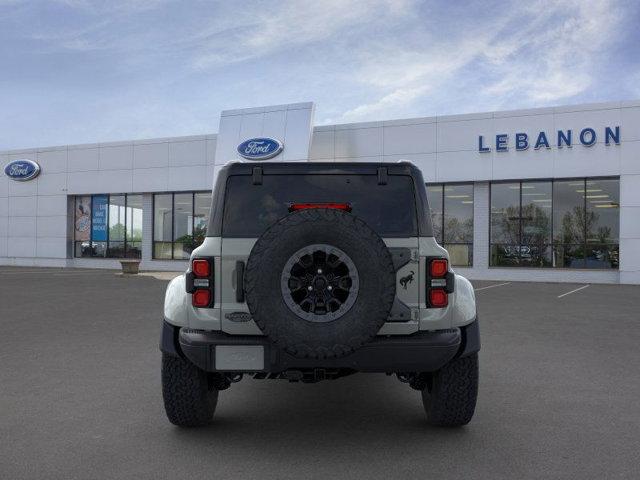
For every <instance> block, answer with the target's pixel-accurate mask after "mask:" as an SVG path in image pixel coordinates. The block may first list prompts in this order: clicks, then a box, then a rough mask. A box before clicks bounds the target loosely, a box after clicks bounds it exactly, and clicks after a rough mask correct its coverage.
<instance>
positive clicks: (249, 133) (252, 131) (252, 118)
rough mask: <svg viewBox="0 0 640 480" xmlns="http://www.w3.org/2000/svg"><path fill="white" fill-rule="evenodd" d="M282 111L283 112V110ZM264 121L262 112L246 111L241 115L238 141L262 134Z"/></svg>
mask: <svg viewBox="0 0 640 480" xmlns="http://www.w3.org/2000/svg"><path fill="white" fill-rule="evenodd" d="M283 113H284V112H283ZM263 122H264V112H263V111H261V112H258V113H246V114H244V115H243V116H242V123H241V125H240V142H238V143H241V142H244V141H245V140H247V139H249V138H255V137H261V136H262V125H263Z"/></svg>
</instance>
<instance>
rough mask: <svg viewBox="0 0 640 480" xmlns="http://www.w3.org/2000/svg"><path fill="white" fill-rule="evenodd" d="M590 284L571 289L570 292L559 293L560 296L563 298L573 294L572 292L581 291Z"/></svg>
mask: <svg viewBox="0 0 640 480" xmlns="http://www.w3.org/2000/svg"><path fill="white" fill-rule="evenodd" d="M588 286H589V285H583V286H582V287H579V288H576V289H575V290H571V291H570V292H567V293H563V294H562V295H558V298H562V297H565V296H567V295H571V294H572V293H576V292H579V291H580V290H584V289H585V288H587V287H588Z"/></svg>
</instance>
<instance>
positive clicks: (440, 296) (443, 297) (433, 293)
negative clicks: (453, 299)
mask: <svg viewBox="0 0 640 480" xmlns="http://www.w3.org/2000/svg"><path fill="white" fill-rule="evenodd" d="M429 304H430V305H431V306H432V307H435V308H442V307H446V306H447V305H448V304H449V297H448V296H447V292H445V291H444V289H442V288H432V289H431V290H429Z"/></svg>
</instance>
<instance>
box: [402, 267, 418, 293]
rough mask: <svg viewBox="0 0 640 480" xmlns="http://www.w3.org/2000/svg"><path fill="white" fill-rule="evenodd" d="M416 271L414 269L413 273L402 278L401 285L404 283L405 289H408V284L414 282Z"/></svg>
mask: <svg viewBox="0 0 640 480" xmlns="http://www.w3.org/2000/svg"><path fill="white" fill-rule="evenodd" d="M415 273H416V272H414V271H413V270H411V273H409V275H407V276H406V277H402V278H401V279H400V285H402V288H404V289H405V290H406V289H407V284H409V283H413V275H414V274H415Z"/></svg>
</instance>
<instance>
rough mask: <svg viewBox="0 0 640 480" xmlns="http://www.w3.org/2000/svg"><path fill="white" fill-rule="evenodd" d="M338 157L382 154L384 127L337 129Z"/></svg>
mask: <svg viewBox="0 0 640 480" xmlns="http://www.w3.org/2000/svg"><path fill="white" fill-rule="evenodd" d="M335 139H336V140H335V142H336V145H335V152H336V159H339V158H357V157H371V156H378V155H382V128H381V127H375V128H355V129H344V130H336V133H335Z"/></svg>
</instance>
